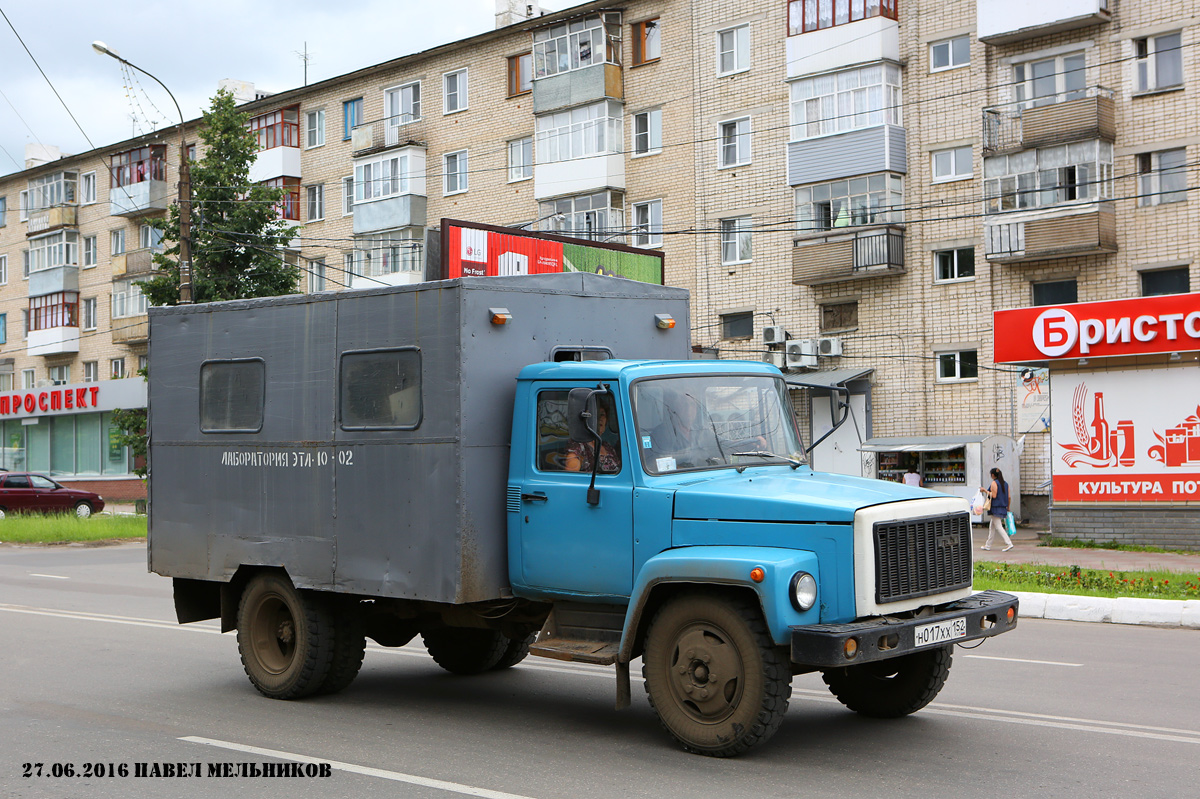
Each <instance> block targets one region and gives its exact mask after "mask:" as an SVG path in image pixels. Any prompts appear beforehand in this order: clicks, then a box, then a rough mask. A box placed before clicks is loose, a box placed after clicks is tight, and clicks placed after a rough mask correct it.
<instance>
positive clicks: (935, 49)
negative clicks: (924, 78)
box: [929, 33, 971, 72]
mask: <svg viewBox="0 0 1200 799" xmlns="http://www.w3.org/2000/svg"><path fill="white" fill-rule="evenodd" d="M963 41H965V42H966V43H967V58H966V60H965V61H957V60H955V59H956V56H961V52H960V51H959V50H958V49H957V48H956V47H955V45H956V44H958V43H959V42H963ZM939 51H943V52H944V53H945V59H946V63H945V64H943V65H942V66H940V67H939V66H936V62H937V58H938V56H939ZM970 64H971V36H970V34H966V33H964V34H963V35H962V36H952V37H950V38H949V39H942V40H940V41H936V42H930V43H929V71H930V72H947V71H949V70H951V69H961V68H962V67H965V66H970Z"/></svg>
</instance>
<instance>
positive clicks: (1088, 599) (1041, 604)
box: [1006, 591, 1200, 629]
mask: <svg viewBox="0 0 1200 799" xmlns="http://www.w3.org/2000/svg"><path fill="white" fill-rule="evenodd" d="M1006 593H1009V594H1012V595H1013V596H1015V597H1017V598H1018V599H1019V600H1021V604H1020V607H1019V613H1020V616H1021V617H1022V618H1026V619H1056V620H1059V621H1090V622H1100V623H1109V624H1154V625H1158V626H1161V627H1188V628H1192V629H1200V600H1198V599H1136V598H1133V597H1116V598H1113V597H1099V596H1075V595H1073V594H1034V593H1027V592H1025V591H1007V592H1006Z"/></svg>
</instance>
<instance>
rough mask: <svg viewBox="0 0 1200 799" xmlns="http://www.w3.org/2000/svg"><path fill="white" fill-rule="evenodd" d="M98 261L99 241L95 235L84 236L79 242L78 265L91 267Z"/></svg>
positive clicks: (83, 267)
mask: <svg viewBox="0 0 1200 799" xmlns="http://www.w3.org/2000/svg"><path fill="white" fill-rule="evenodd" d="M99 263H100V242H99V241H97V240H96V237H95V236H84V237H83V238H82V239H81V240H80V244H79V266H80V268H81V269H92V268H94V267H95V266H96V265H97V264H99Z"/></svg>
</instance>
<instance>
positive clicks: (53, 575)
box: [29, 572, 71, 580]
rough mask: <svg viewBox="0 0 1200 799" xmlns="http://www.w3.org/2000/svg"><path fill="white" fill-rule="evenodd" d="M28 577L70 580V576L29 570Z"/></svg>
mask: <svg viewBox="0 0 1200 799" xmlns="http://www.w3.org/2000/svg"><path fill="white" fill-rule="evenodd" d="M29 576H30V577H49V578H50V579H51V580H70V579H71V578H70V577H63V576H62V575H61V574H38V573H37V572H29Z"/></svg>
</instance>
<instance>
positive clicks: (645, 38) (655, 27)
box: [633, 17, 662, 67]
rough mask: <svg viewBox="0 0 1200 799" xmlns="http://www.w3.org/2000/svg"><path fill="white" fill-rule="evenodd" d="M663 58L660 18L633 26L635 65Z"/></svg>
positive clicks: (636, 23)
mask: <svg viewBox="0 0 1200 799" xmlns="http://www.w3.org/2000/svg"><path fill="white" fill-rule="evenodd" d="M660 58H662V22H661V21H659V19H658V17H655V18H654V19H648V20H646V21H645V22H635V23H634V24H633V65H634V66H635V67H636V66H637V65H638V64H645V63H647V62H649V61H657V60H659V59H660Z"/></svg>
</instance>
